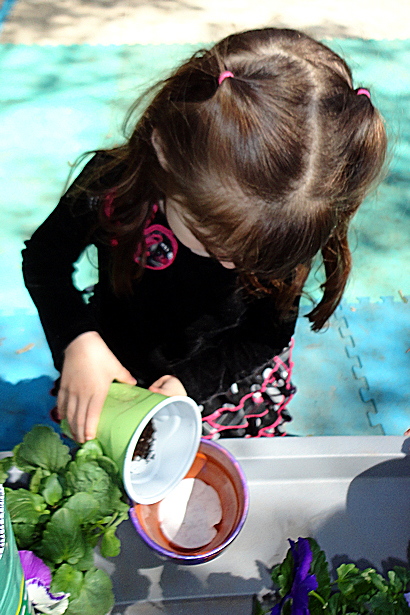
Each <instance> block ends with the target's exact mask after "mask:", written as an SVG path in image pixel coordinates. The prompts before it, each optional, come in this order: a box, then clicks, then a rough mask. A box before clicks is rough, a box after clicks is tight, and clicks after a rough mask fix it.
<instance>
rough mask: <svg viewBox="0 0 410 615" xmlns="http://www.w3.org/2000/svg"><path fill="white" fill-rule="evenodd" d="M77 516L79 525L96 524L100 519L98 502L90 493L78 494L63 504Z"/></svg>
mask: <svg viewBox="0 0 410 615" xmlns="http://www.w3.org/2000/svg"><path fill="white" fill-rule="evenodd" d="M63 508H68V509H70V510H72V511H74V512H75V513H76V514H77V515H78V519H79V522H80V524H81V525H84V524H86V523H97V522H98V521H99V520H100V519H101V514H100V512H99V511H100V505H99V503H98V500H97V499H96V498H95V497H94V496H93V495H91V494H90V493H85V492H83V491H82V492H80V493H75V494H74V495H72V496H71V497H70V498H69V499H68V500H67V501H66V502H65V504H64V506H63Z"/></svg>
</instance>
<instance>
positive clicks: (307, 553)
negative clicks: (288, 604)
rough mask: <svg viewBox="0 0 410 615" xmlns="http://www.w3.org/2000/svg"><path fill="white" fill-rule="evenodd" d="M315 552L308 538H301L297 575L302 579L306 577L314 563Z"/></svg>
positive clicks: (299, 541)
mask: <svg viewBox="0 0 410 615" xmlns="http://www.w3.org/2000/svg"><path fill="white" fill-rule="evenodd" d="M312 559H313V554H312V549H311V548H310V544H309V541H308V539H307V538H299V540H298V550H297V562H296V564H297V566H298V570H297V572H296V574H297V576H298V577H299V578H300V580H301V581H303V580H304V579H306V577H307V574H308V572H309V568H310V564H311V563H312Z"/></svg>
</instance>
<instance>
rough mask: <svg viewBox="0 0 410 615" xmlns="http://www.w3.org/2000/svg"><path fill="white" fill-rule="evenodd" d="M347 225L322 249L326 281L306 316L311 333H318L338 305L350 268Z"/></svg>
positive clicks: (331, 237) (337, 231) (332, 236)
mask: <svg viewBox="0 0 410 615" xmlns="http://www.w3.org/2000/svg"><path fill="white" fill-rule="evenodd" d="M347 232H348V227H347V225H345V226H343V227H342V228H338V229H336V230H335V231H334V233H333V234H332V235H331V236H330V238H329V240H328V241H327V243H326V244H325V245H324V246H323V248H322V251H321V253H322V259H323V264H324V268H325V276H326V280H325V282H324V283H323V284H322V285H321V287H320V288H321V290H322V292H323V296H322V299H321V301H320V302H319V303H318V305H317V306H316V307H315V308H314V309H313V310H312V311H311V312H310V313H309V314H308V315H307V318H308V319H309V321H310V322H311V323H312V330H313V331H320V329H322V327H323V326H324V325H325V324H326V322H327V320H328V319H329V318H330V316H331V315H332V314H333V312H334V311H335V309H336V308H337V306H338V305H339V303H340V301H341V299H342V295H343V292H344V289H345V287H346V283H347V279H348V277H349V274H350V271H351V268H352V257H351V253H350V249H349V244H348V240H347Z"/></svg>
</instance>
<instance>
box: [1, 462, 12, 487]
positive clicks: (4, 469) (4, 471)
mask: <svg viewBox="0 0 410 615" xmlns="http://www.w3.org/2000/svg"><path fill="white" fill-rule="evenodd" d="M12 465H13V457H12V456H10V457H3V459H0V485H2V484H3V483H5V482H6V480H7V479H8V476H9V473H8V471H9V470H10V468H11V466H12Z"/></svg>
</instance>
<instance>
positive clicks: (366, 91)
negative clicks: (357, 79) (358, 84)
mask: <svg viewBox="0 0 410 615" xmlns="http://www.w3.org/2000/svg"><path fill="white" fill-rule="evenodd" d="M361 94H364V95H365V96H367V98H370V92H369V90H365V89H364V88H359V89H358V90H357V95H358V96H360V95H361Z"/></svg>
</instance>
